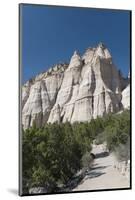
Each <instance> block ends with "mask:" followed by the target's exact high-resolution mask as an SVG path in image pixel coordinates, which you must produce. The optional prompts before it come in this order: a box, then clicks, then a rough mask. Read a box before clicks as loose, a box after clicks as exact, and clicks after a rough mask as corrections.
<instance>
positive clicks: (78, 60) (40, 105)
mask: <svg viewBox="0 0 135 200" xmlns="http://www.w3.org/2000/svg"><path fill="white" fill-rule="evenodd" d="M125 85H127V80H125V79H124V78H123V77H122V76H121V75H120V73H119V71H118V70H117V69H116V67H115V65H114V64H113V60H112V57H111V54H110V52H109V50H108V49H107V48H106V47H105V45H103V44H102V43H100V44H99V45H98V46H97V48H88V49H87V50H86V51H85V53H84V55H83V56H82V57H81V56H80V55H79V53H77V51H75V52H74V54H73V56H72V57H71V60H70V63H69V65H68V64H58V65H55V66H54V67H52V68H50V69H49V70H48V71H47V72H45V73H42V74H40V75H38V76H36V77H35V79H33V80H32V81H28V82H27V83H26V84H24V86H23V87H22V124H23V127H24V129H26V128H28V127H30V126H32V124H33V123H36V125H37V126H38V127H40V126H42V125H43V124H45V123H47V122H48V123H49V122H50V123H54V122H56V121H57V122H66V121H70V122H71V123H73V122H76V121H90V120H91V119H92V118H96V117H97V116H104V115H105V114H107V113H110V112H118V111H120V110H122V109H123V108H129V106H130V104H129V99H130V93H129V92H128V91H129V89H130V86H128V88H129V89H128V88H126V89H124V90H123V88H125Z"/></svg>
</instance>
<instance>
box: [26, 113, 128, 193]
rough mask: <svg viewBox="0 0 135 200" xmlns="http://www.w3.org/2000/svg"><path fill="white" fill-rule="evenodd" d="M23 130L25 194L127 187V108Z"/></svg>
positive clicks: (34, 125)
mask: <svg viewBox="0 0 135 200" xmlns="http://www.w3.org/2000/svg"><path fill="white" fill-rule="evenodd" d="M22 134H23V143H22V165H23V170H22V177H23V180H22V185H23V193H24V194H29V193H43V192H44V193H52V192H53V193H57V192H60V191H72V190H96V189H107V188H108V189H111V188H125V187H129V178H128V175H129V169H130V167H129V164H130V111H129V110H125V111H123V112H122V113H119V114H109V115H106V116H104V117H102V118H100V117H98V118H97V119H92V120H91V122H81V123H78V122H76V123H73V124H71V123H69V122H66V123H54V124H45V125H44V126H42V127H41V128H37V127H36V124H34V123H33V126H32V127H31V128H28V129H26V130H23V133H22ZM122 163H125V164H124V165H123V164H122ZM123 168H125V169H123ZM121 171H122V172H121ZM124 173H125V175H124Z"/></svg>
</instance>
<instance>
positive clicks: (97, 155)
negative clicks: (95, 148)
mask: <svg viewBox="0 0 135 200" xmlns="http://www.w3.org/2000/svg"><path fill="white" fill-rule="evenodd" d="M106 156H109V153H108V152H107V151H105V152H101V153H97V154H95V158H96V159H98V158H104V157H106Z"/></svg>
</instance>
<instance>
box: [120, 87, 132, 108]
mask: <svg viewBox="0 0 135 200" xmlns="http://www.w3.org/2000/svg"><path fill="white" fill-rule="evenodd" d="M122 105H123V107H124V108H125V109H129V108H130V85H128V86H127V87H126V88H125V89H124V90H123V92H122Z"/></svg>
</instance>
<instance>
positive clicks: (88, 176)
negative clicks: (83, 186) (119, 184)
mask: <svg viewBox="0 0 135 200" xmlns="http://www.w3.org/2000/svg"><path fill="white" fill-rule="evenodd" d="M103 174H106V173H105V172H91V171H90V172H89V173H88V174H87V176H86V177H85V179H84V181H85V180H88V179H92V178H97V177H99V176H102V175H103Z"/></svg>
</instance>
